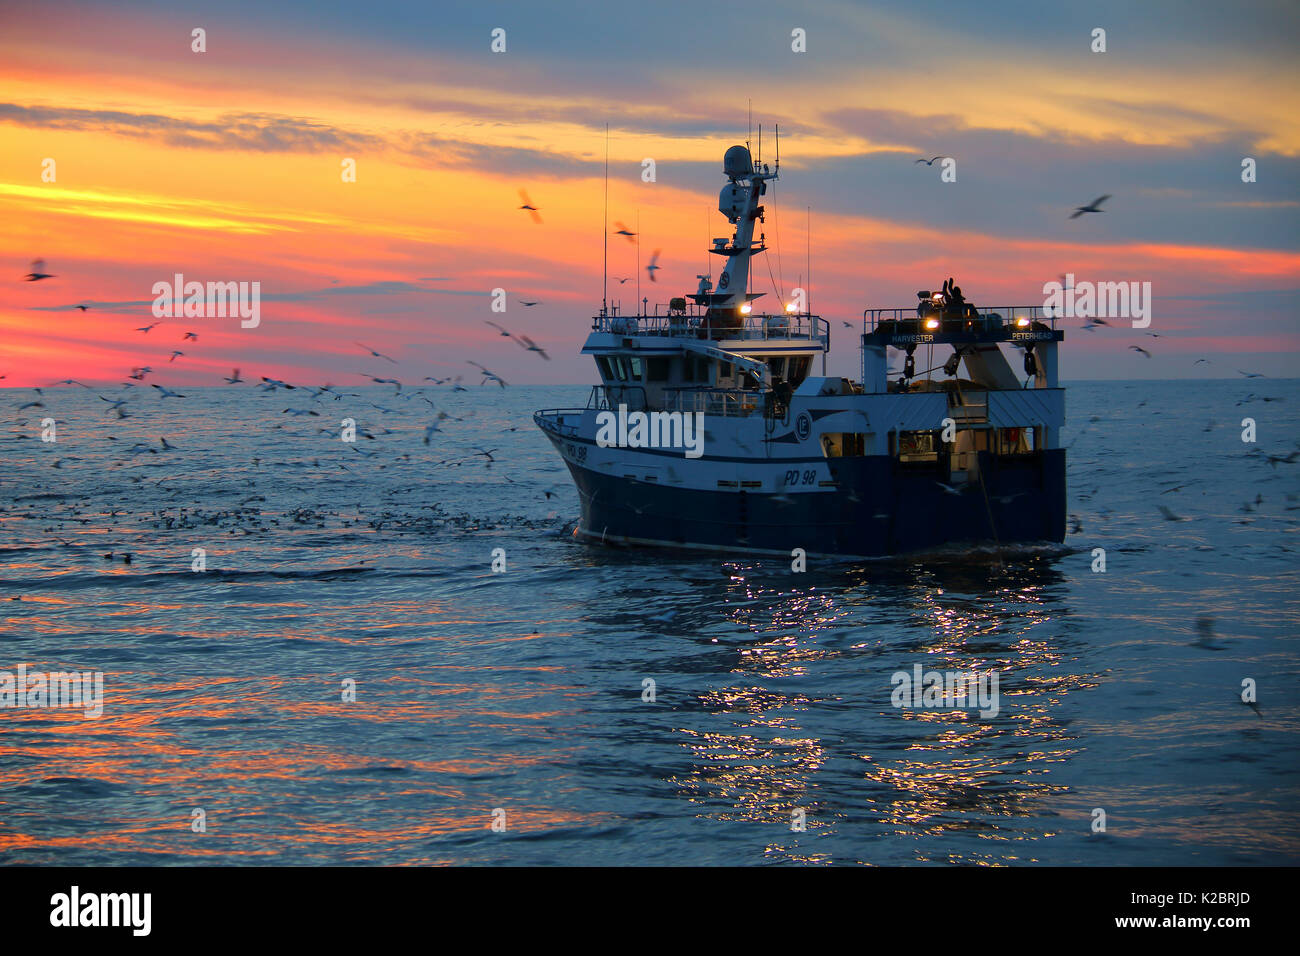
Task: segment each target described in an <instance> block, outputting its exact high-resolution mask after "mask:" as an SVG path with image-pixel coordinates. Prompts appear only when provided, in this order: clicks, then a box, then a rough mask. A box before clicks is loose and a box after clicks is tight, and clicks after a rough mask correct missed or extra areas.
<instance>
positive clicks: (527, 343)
mask: <svg viewBox="0 0 1300 956" xmlns="http://www.w3.org/2000/svg"><path fill="white" fill-rule="evenodd" d="M519 342H520V344H521V345H523V346H524V348H526V349H527V350H528V351H530V352H536V353H537V354H538V355H540V356H541V357H542V358H544V359H546V361H548V362H549V361H550V360H551V357H550V356H549V355H547V354H546V349H544V348H542V347H541V346H540V345H538V344H537V343H536V342H534V341H533V340H532V339H530V338H529V337H528V336H526V335H521V336H519Z"/></svg>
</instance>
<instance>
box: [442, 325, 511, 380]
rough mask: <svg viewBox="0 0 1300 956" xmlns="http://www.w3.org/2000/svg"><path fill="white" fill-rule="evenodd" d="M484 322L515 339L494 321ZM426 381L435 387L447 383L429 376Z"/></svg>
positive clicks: (507, 336)
mask: <svg viewBox="0 0 1300 956" xmlns="http://www.w3.org/2000/svg"><path fill="white" fill-rule="evenodd" d="M484 321H485V322H487V324H488V325H490V326H492V328H494V329H496V330H497V331H498V332H500V333H501V334H502V335H503V336H505V337H506V338H508V339H512V338H514V335H512V334H511V333H510V332H508V331H506V330H505V329H503V328H502V327H501V326H499V325H497V324H496V323H495V322H492V321H490V320H488V319H484ZM424 380H425V381H426V382H433V384H434V385H440V384H442V382H443V381H445V380H444V379H437V378H430V377H429V376H427V375H426V376H425V377H424Z"/></svg>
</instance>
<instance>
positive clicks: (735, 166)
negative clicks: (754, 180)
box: [722, 146, 754, 179]
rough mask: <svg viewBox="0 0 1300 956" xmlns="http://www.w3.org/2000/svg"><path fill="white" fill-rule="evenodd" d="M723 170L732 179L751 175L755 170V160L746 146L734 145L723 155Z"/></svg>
mask: <svg viewBox="0 0 1300 956" xmlns="http://www.w3.org/2000/svg"><path fill="white" fill-rule="evenodd" d="M722 171H723V172H724V173H726V174H727V175H728V176H729V177H731V178H732V179H739V178H740V177H742V176H750V175H752V174H753V172H754V160H753V159H752V158H751V157H750V155H749V149H748V147H745V146H733V147H731V149H729V150H727V152H726V154H725V155H723V157H722Z"/></svg>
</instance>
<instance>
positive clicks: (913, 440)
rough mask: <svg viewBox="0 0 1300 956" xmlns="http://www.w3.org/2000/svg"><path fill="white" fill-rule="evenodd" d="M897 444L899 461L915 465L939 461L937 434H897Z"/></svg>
mask: <svg viewBox="0 0 1300 956" xmlns="http://www.w3.org/2000/svg"><path fill="white" fill-rule="evenodd" d="M897 442H898V444H897V447H898V460H899V461H902V462H909V463H917V462H936V461H938V460H939V444H940V443H939V440H938V433H937V432H899V433H898V438H897ZM891 444H893V442H891Z"/></svg>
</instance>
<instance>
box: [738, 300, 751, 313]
mask: <svg viewBox="0 0 1300 956" xmlns="http://www.w3.org/2000/svg"><path fill="white" fill-rule="evenodd" d="M753 311H754V310H753V308H752V307H751V306H750V304H749V303H748V302H746V303H745V304H744V305H742V306H741V307H740V314H741V315H749V313H751V312H753Z"/></svg>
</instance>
